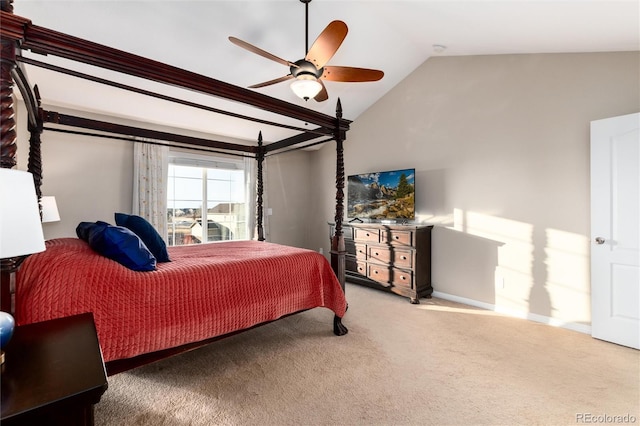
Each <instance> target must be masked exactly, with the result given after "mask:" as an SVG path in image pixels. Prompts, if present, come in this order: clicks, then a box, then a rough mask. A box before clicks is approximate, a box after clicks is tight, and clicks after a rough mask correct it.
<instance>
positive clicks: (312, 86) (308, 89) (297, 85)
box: [291, 75, 322, 101]
mask: <svg viewBox="0 0 640 426" xmlns="http://www.w3.org/2000/svg"><path fill="white" fill-rule="evenodd" d="M291 90H293V93H295V94H296V95H297V96H298V97H300V98H302V99H304V100H305V101H307V100H309V99H311V98H314V97H315V96H316V95H317V94H318V93H320V90H322V84H320V82H318V80H317V79H316V78H315V77H312V76H306V75H303V76H299V77H297V78H296V79H295V81H294V82H293V83H291Z"/></svg>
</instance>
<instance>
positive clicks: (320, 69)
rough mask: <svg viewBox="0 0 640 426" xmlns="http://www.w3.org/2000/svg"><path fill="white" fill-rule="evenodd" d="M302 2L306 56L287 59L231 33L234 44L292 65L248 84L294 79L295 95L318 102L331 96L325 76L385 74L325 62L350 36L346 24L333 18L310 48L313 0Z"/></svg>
mask: <svg viewBox="0 0 640 426" xmlns="http://www.w3.org/2000/svg"><path fill="white" fill-rule="evenodd" d="M300 2H302V3H304V4H305V48H306V55H305V57H304V59H299V60H297V61H295V62H291V61H287V60H285V59H282V58H279V57H277V56H275V55H273V54H271V53H269V52H267V51H264V50H262V49H260V48H258V47H256V46H253V45H251V44H249V43H247V42H246V41H242V40H240V39H238V38H236V37H229V41H231V42H232V43H233V44H235V45H237V46H240V47H242V48H243V49H247V50H248V51H250V52H253V53H255V54H258V55H260V56H262V57H264V58H267V59H270V60H272V61H275V62H278V63H280V64H282V65H286V66H288V67H289V74H287V75H285V76H283V77H279V78H276V79H273V80H269V81H265V82H263V83H258V84H254V85H252V86H249V88H251V89H257V88H259V87H265V86H270V85H272V84H276V83H281V82H283V81H287V80H292V79H293V80H294V81H293V83H292V84H291V89H292V90H293V91H294V93H295V94H296V95H298V96H299V97H300V98H302V99H304V100H305V101H307V100H309V99H310V98H313V99H315V100H316V101H317V102H322V101H325V100H327V99H328V98H329V95H328V93H327V88H326V87H325V85H324V83H323V82H322V80H327V81H342V82H350V83H352V82H365V81H378V80H380V79H381V78H382V77H383V76H384V72H382V71H379V70H373V69H368V68H354V67H341V66H330V65H326V64H327V62H329V60H330V59H331V58H332V57H333V55H334V54H335V53H336V51H337V50H338V48H339V47H340V45H341V44H342V42H343V41H344V39H345V37H346V36H347V32H348V28H347V24H345V23H344V22H342V21H332V22H330V23H329V25H327V27H326V28H325V29H324V31H322V32H321V33H320V35H319V36H318V38H317V39H316V40H315V41H314V42H313V44H312V45H311V48H309V3H310V2H311V0H300Z"/></svg>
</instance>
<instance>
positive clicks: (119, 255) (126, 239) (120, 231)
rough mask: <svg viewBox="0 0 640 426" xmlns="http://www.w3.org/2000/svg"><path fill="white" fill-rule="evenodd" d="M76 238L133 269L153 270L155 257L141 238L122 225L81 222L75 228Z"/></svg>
mask: <svg viewBox="0 0 640 426" xmlns="http://www.w3.org/2000/svg"><path fill="white" fill-rule="evenodd" d="M76 234H77V235H78V238H80V239H81V240H84V241H86V242H88V243H89V246H90V247H91V248H92V249H93V250H94V251H96V252H98V253H100V254H101V255H102V256H104V257H107V258H109V259H111V260H115V261H116V262H118V263H120V264H121V265H124V266H126V267H127V268H129V269H132V270H134V271H153V270H155V269H156V258H155V257H153V254H151V252H150V251H149V249H148V248H147V246H146V245H145V244H144V243H143V242H142V240H141V239H140V238H139V237H138V236H137V235H136V234H134V233H133V232H131V231H130V230H128V229H127V228H124V227H122V226H113V225H109V224H108V223H106V222H100V221H98V222H95V223H93V222H81V223H80V224H79V225H78V226H77V228H76Z"/></svg>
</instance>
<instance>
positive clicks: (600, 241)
mask: <svg viewBox="0 0 640 426" xmlns="http://www.w3.org/2000/svg"><path fill="white" fill-rule="evenodd" d="M596 244H604V238H602V237H596Z"/></svg>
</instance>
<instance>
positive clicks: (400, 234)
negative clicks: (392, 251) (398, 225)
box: [386, 229, 414, 247]
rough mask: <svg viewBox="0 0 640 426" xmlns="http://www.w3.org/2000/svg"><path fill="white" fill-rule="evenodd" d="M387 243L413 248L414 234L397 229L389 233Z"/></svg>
mask: <svg viewBox="0 0 640 426" xmlns="http://www.w3.org/2000/svg"><path fill="white" fill-rule="evenodd" d="M386 237H387V238H386V242H388V243H390V244H401V245H404V246H410V247H413V245H414V244H413V232H411V231H398V230H396V229H394V230H391V231H387V235H386Z"/></svg>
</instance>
